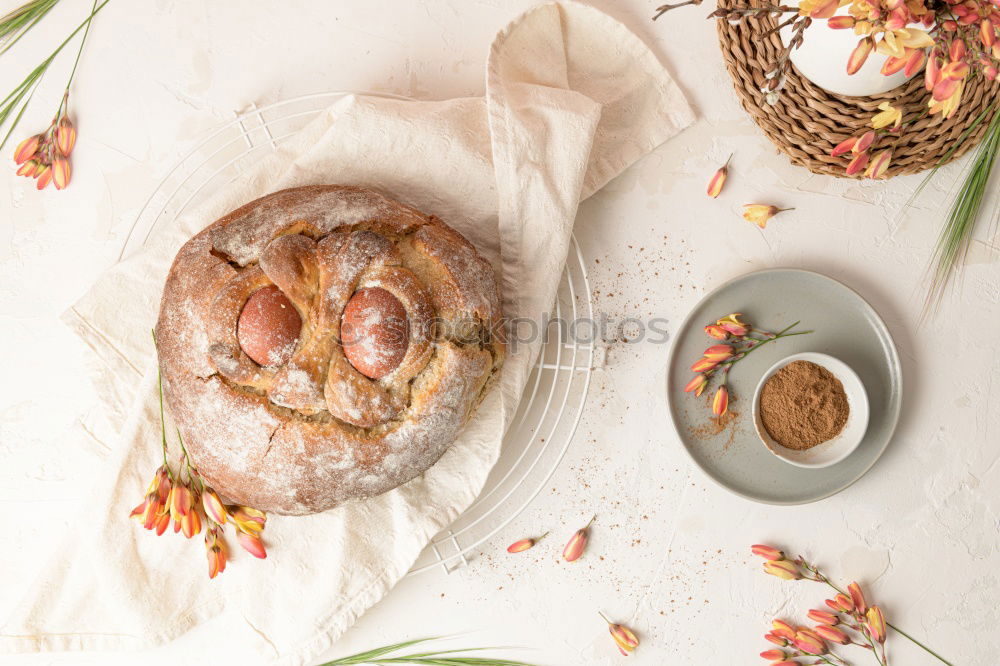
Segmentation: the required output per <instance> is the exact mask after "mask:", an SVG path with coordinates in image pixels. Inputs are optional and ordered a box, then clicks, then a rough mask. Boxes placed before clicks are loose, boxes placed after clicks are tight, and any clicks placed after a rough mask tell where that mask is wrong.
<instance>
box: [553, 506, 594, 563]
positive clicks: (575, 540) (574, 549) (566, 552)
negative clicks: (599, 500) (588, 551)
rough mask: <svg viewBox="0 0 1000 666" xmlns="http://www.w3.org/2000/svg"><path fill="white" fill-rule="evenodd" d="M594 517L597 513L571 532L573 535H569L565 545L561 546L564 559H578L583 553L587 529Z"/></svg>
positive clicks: (572, 560)
mask: <svg viewBox="0 0 1000 666" xmlns="http://www.w3.org/2000/svg"><path fill="white" fill-rule="evenodd" d="M596 518H597V515H596V514H595V515H594V516H593V517H591V519H590V520H589V521H587V524H586V525H584V526H583V527H581V528H580V529H578V530H577V531H576V532H574V533H573V536H571V537H570V539H569V541H568V542H567V543H566V547H565V548H563V552H562V556H563V559H564V560H566V561H567V562H575V561H577V560H578V559H580V556H581V555H583V551H584V549H585V548H586V547H587V537H588V532H587V530H588V529H589V528H590V526H591V525H592V524H593V522H594V520H595V519H596Z"/></svg>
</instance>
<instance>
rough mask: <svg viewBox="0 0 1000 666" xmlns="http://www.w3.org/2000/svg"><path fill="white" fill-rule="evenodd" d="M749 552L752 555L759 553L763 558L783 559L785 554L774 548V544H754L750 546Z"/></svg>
mask: <svg viewBox="0 0 1000 666" xmlns="http://www.w3.org/2000/svg"><path fill="white" fill-rule="evenodd" d="M750 552H751V553H753V554H754V555H759V556H760V557H763V558H764V559H765V560H783V559H785V554H784V553H783V552H781V551H780V550H778V549H777V548H775V547H774V546H765V545H764V544H759V543H758V544H755V545H753V546H750Z"/></svg>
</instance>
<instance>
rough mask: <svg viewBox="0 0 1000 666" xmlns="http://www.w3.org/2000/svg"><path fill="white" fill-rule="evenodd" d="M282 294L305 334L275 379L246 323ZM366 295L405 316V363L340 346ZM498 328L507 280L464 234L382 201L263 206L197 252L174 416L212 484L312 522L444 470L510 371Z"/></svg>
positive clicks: (164, 359)
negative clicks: (354, 307) (256, 297)
mask: <svg viewBox="0 0 1000 666" xmlns="http://www.w3.org/2000/svg"><path fill="white" fill-rule="evenodd" d="M275 287H277V289H279V290H280V292H281V294H269V293H265V292H262V293H261V294H260V295H261V296H267V297H268V298H266V299H260V300H262V301H274V298H275V297H277V298H280V299H281V301H282V303H290V305H291V306H293V307H294V308H295V310H296V311H297V313H298V315H299V318H300V319H301V330H300V331H299V333H298V336H297V338H295V339H294V342H292V343H290V344H289V346H288V347H287V348H280V349H275V350H273V351H272V352H271V353H270V355H268V356H266V357H267V358H270V359H272V360H273V361H274V364H273V365H261V364H258V363H257V362H255V361H254V360H253V359H251V358H250V356H248V355H247V353H246V351H244V349H243V347H241V344H240V338H241V334H238V329H239V327H240V326H241V325H245V324H241V319H240V316H241V313H242V312H243V310H244V306H245V305H246V303H247V301H248V299H250V297H251V296H252V295H253V294H255V293H257V292H258V291H259V290H262V289H269V290H273V289H274V288H275ZM379 290H384V291H385V292H388V293H387V294H385V293H383V292H381V291H379ZM359 293H360V295H362V296H364V297H365V298H364V299H359V301H358V302H361V301H362V300H365V301H371V300H372V299H371V298H370V297H372V296H379V295H380V296H381V297H382V300H383V301H392V303H393V305H394V307H395V308H396V311H399V306H401V308H402V311H404V312H405V321H404V322H402V325H401V326H397V327H396V328H395V333H396V334H397V335H402V336H403V338H402V339H401V340H397V341H396V343H397V346H396V348H394V349H388V348H387V347H386V344H385V343H384V339H387V338H380V337H378V336H376V337H373V338H370V339H367V340H361V341H359V342H358V344H357V346H351V345H352V344H353V342H351V343H349V342H348V340H347V339H346V337H345V338H344V339H341V334H342V332H343V331H342V330H341V327H342V318H343V320H344V321H347V318H344V311H345V308H347V307H348V304H349V303H350V302H351V299H352V297H354V296H355V295H356V294H359ZM281 295H283V296H284V297H285V298H287V301H286V300H285V298H282V296H281ZM376 300H377V299H376ZM397 301H398V303H397ZM285 314H288V315H291V313H285ZM282 321H284V322H287V321H293V322H297V321H298V320H297V319H296V318H295V317H294V315H291V316H290V317H287V316H286V317H283V318H282ZM265 322H266V320H265ZM375 323H376V324H378V323H379V322H377V321H376V322H375ZM398 323H399V322H397V324H398ZM500 324H501V308H500V297H499V293H498V289H497V284H496V279H495V277H494V274H493V269H492V267H491V266H490V265H489V263H488V262H487V261H486V260H484V259H483V258H482V257H481V256H479V254H477V252H476V250H475V248H474V247H473V246H472V245H471V244H470V243H469V242H468V241H467V240H466V239H465V238H464V237H462V236H461V235H460V234H459V233H458V232H456V231H455V230H453V229H452V228H450V227H449V226H447V225H446V224H444V223H443V222H441V221H440V220H438V219H437V218H434V217H431V216H426V215H424V214H422V213H420V212H419V211H416V210H414V209H412V208H410V207H408V206H404V205H402V204H400V203H397V202H394V201H391V200H389V199H387V198H385V197H383V196H382V195H380V194H378V193H376V192H373V191H371V190H365V189H361V188H357V187H345V186H310V187H301V188H295V189H290V190H283V191H281V192H276V193H274V194H271V195H268V196H266V197H263V198H261V199H258V200H256V201H254V202H252V203H249V204H247V205H246V206H244V207H242V208H240V209H238V210H236V211H233V212H232V213H230V214H229V215H227V216H225V217H223V218H222V219H220V220H218V221H217V222H215V223H213V224H212V225H210V226H209V227H208V228H206V229H205V230H204V231H202V232H201V233H199V234H198V235H196V236H195V237H194V238H192V239H191V240H189V241H188V242H187V243H186V244H185V245H184V246H183V247H182V248H181V250H180V252H178V254H177V257H176V259H175V260H174V263H173V266H172V267H171V269H170V273H169V275H168V277H167V282H166V286H165V287H164V291H163V300H162V302H161V306H160V316H159V320H158V322H157V325H156V334H157V344H158V350H159V356H160V368H161V372H162V374H163V382H164V393H165V396H166V399H167V403H168V405H169V408H170V411H171V413H172V415H173V417H174V420H175V421H176V422H177V424H178V427H179V429H180V431H181V434H182V435H183V437H184V441H185V445H186V446H187V449H188V452H189V453H190V455H191V457H192V459H193V461H194V463H195V464H196V465H197V467H198V469H199V471H200V472H201V474H202V475H203V476H204V477H205V479H206V480H207V481H208V482H209V483H211V484H212V485H213V486H214V487H215V488H216V489H217V490H219V492H221V493H223V494H224V495H225V496H227V497H228V498H229V499H231V500H233V501H235V502H239V503H241V504H247V505H250V506H254V507H256V508H259V509H261V510H265V511H271V512H275V513H284V514H305V513H313V512H317V511H323V510H325V509H329V508H331V507H334V506H336V505H337V504H339V503H341V502H344V501H346V500H350V499H355V498H363V497H370V496H373V495H377V494H379V493H383V492H385V491H387V490H391V489H392V488H395V487H396V486H398V485H400V484H402V483H405V482H406V481H409V480H410V479H412V478H414V477H415V476H417V475H419V474H421V473H422V472H424V471H425V470H426V469H428V468H429V467H430V466H431V465H433V464H434V463H435V462H436V461H437V460H438V458H440V457H441V455H442V454H443V453H444V451H445V450H446V449H447V448H448V446H450V445H451V443H452V442H454V441H455V438H456V437H457V436H458V433H459V431H460V429H461V428H462V426H464V425H465V423H466V422H467V421H468V419H469V418H470V416H471V415H472V412H473V410H474V409H475V407H476V406H477V405H478V404H479V402H480V400H481V399H482V397H483V396H484V395H485V393H486V392H487V391H488V389H489V388H490V387H491V386H492V384H493V382H494V380H495V377H496V374H497V373H498V371H499V370H500V367H501V365H502V363H503V358H504V352H505V348H504V343H503V335H502V333H501V331H500ZM265 325H266V323H265ZM361 330H363V331H365V330H368V329H365V328H364V327H362V329H361ZM257 333H258V334H260V335H258V336H257V338H255V339H263V340H270V339H283V338H282V337H281V336H280V335H278V334H275V335H269V334H270V333H273V332H272V331H267V330H264V331H263V332H261V331H257ZM292 345H294V346H292ZM344 345H349V351H350V352H351V356H352V357H353V358H355V362H357V363H358V366H359V368H360V370H359V368H356V367H355V366H354V365H353V364H352V363H351V361H350V360H349V359H348V355H345V352H344ZM248 348H249V347H248ZM404 349H405V352H404V351H403V350H404ZM252 353H253V352H252ZM254 355H255V357H256V358H258V359H260V358H261V356H260V355H259V354H258V353H255V354H254ZM369 367H375V368H380V369H381V372H380V373H374V372H372V371H371V370H368V369H367V368H369ZM362 371H364V372H367V373H368V374H367V375H366V374H364V372H362ZM373 376H375V377H377V378H374V379H373V378H372V377H373Z"/></svg>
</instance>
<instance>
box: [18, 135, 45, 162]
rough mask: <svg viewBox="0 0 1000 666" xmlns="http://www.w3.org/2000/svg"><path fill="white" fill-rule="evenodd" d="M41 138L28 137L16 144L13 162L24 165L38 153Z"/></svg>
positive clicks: (36, 136) (39, 136)
mask: <svg viewBox="0 0 1000 666" xmlns="http://www.w3.org/2000/svg"><path fill="white" fill-rule="evenodd" d="M41 141H42V137H41V135H40V134H36V135H35V136H29V137H28V138H27V139H25V140H24V141H22V142H21V143H19V144H17V148H15V149H14V162H16V163H17V164H24V163H25V162H27V161H28V160H30V159H31V158H32V157H34V156H35V153H37V152H38V146H39V145H40V144H41Z"/></svg>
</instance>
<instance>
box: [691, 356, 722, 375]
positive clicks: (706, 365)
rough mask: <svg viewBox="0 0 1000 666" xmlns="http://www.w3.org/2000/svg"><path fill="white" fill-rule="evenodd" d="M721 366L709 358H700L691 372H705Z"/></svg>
mask: <svg viewBox="0 0 1000 666" xmlns="http://www.w3.org/2000/svg"><path fill="white" fill-rule="evenodd" d="M718 364H719V362H718V361H712V360H710V359H707V358H704V357H703V358H699V359H698V360H697V361H695V362H694V364H693V365H692V366H691V372H705V371H706V370H711V369H712V368H714V367H715V366H717V365H718Z"/></svg>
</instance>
